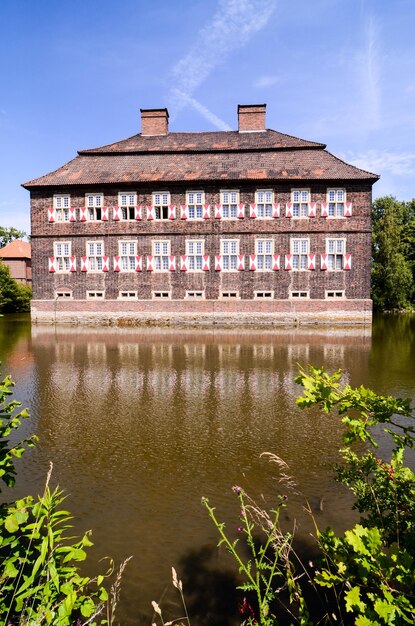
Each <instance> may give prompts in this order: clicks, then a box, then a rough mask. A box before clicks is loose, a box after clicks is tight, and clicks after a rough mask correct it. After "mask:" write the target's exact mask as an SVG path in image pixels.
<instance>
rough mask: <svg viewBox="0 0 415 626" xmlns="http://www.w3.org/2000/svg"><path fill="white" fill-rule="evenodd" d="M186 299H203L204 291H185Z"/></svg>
mask: <svg viewBox="0 0 415 626" xmlns="http://www.w3.org/2000/svg"><path fill="white" fill-rule="evenodd" d="M185 297H186V299H188V300H204V298H205V292H204V291H203V290H201V291H186V296H185Z"/></svg>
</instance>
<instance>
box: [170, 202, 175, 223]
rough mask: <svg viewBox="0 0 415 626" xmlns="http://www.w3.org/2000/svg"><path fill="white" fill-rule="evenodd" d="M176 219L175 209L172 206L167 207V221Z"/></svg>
mask: <svg viewBox="0 0 415 626" xmlns="http://www.w3.org/2000/svg"><path fill="white" fill-rule="evenodd" d="M175 219H176V207H175V205H174V204H170V206H169V220H175Z"/></svg>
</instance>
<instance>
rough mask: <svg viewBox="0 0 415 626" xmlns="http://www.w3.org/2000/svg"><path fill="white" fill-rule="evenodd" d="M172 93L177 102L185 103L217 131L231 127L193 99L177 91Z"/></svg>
mask: <svg viewBox="0 0 415 626" xmlns="http://www.w3.org/2000/svg"><path fill="white" fill-rule="evenodd" d="M172 93H173V94H174V95H175V96H176V97H177V99H178V100H180V101H182V102H187V103H188V104H190V105H191V106H192V107H194V108H195V109H196V111H199V113H201V114H202V115H203V117H205V118H206V119H207V120H208V121H209V122H211V123H212V125H213V126H216V128H218V129H219V130H231V127H230V126H228V124H226V122H224V121H223V120H222V119H221V118H220V117H218V116H217V115H215V114H214V113H212V111H210V110H209V109H208V108H207V107H205V106H204V105H203V104H201V103H200V102H199V101H198V100H196V99H195V98H192V97H191V96H188V95H187V94H185V93H184V92H183V91H179V90H178V89H173V90H172Z"/></svg>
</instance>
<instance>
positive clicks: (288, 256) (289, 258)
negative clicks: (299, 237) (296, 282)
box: [285, 254, 293, 270]
mask: <svg viewBox="0 0 415 626" xmlns="http://www.w3.org/2000/svg"><path fill="white" fill-rule="evenodd" d="M292 258H293V255H292V254H286V255H285V269H286V270H292V268H293V263H292Z"/></svg>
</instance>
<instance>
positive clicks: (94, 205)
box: [85, 193, 104, 222]
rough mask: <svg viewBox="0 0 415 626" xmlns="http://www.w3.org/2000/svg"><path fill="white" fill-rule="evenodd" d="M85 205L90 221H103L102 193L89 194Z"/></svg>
mask: <svg viewBox="0 0 415 626" xmlns="http://www.w3.org/2000/svg"><path fill="white" fill-rule="evenodd" d="M85 205H86V209H87V213H88V219H89V221H91V222H99V221H101V220H102V207H103V205H104V196H103V194H102V193H88V194H87V195H86V196H85Z"/></svg>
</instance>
